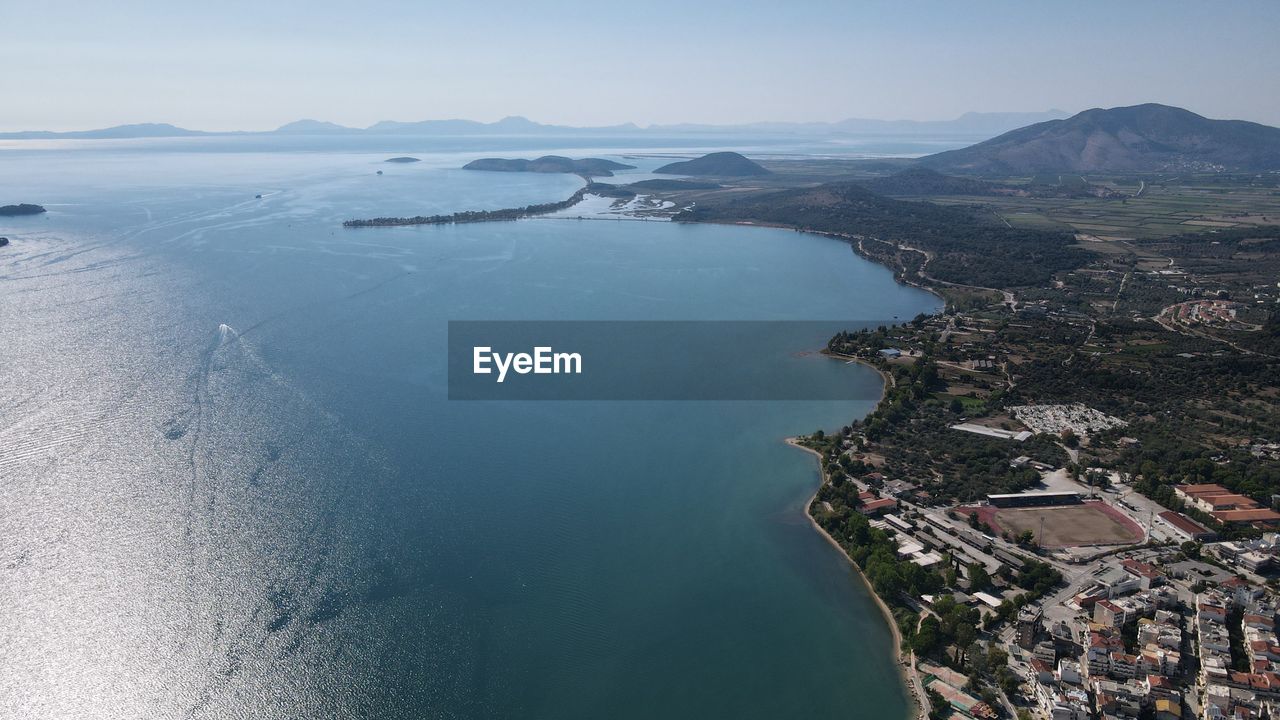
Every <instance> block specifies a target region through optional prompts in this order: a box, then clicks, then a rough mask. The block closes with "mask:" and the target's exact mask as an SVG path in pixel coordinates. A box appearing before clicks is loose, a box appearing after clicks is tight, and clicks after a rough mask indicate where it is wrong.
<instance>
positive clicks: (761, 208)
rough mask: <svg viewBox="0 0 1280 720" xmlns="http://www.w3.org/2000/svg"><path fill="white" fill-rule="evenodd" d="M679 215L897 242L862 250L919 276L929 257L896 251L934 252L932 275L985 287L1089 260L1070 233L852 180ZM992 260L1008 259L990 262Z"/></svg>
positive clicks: (1045, 278) (1033, 280) (1029, 280)
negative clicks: (1010, 223)
mask: <svg viewBox="0 0 1280 720" xmlns="http://www.w3.org/2000/svg"><path fill="white" fill-rule="evenodd" d="M675 220H677V221H684V222H743V221H750V222H754V223H759V224H766V225H782V226H786V227H794V228H797V229H800V230H812V231H818V232H826V233H833V234H838V235H842V236H845V237H849V238H850V239H854V240H857V239H866V238H870V239H878V240H880V241H882V242H885V243H888V244H889V246H890V247H889V248H888V249H884V250H873V249H872V248H869V247H868V246H867V245H865V244H864V245H863V248H864V250H866V251H867V252H872V253H874V255H875V256H876V257H878V259H882V260H885V261H886V262H887V263H888V264H890V265H891V266H895V267H897V266H901V267H903V268H904V271H905V269H906V268H907V267H908V264H911V269H912V273H910V274H911V275H915V274H916V272H917V271H918V270H919V269H920V265H921V264H922V262H923V261H924V259H925V258H924V257H920V256H919V254H918V253H916V255H917V256H916V257H914V258H911V259H902V258H899V257H898V255H899V253H898V252H897V251H898V249H899V248H900V247H908V248H916V249H918V250H919V251H922V252H923V253H926V255H927V256H928V257H929V259H928V262H927V274H928V277H931V278H936V279H938V280H942V281H944V282H951V283H960V284H964V285H975V286H981V287H1019V286H1025V285H1042V284H1046V283H1048V282H1049V280H1050V279H1052V277H1053V276H1054V274H1055V273H1058V272H1061V271H1064V270H1069V269H1071V268H1075V267H1078V266H1079V265H1081V264H1082V263H1083V262H1084V260H1085V259H1086V258H1087V253H1085V252H1084V251H1083V250H1081V249H1079V248H1077V247H1075V246H1074V244H1075V241H1074V238H1073V237H1072V236H1071V235H1069V234H1066V233H1061V232H1046V231H1041V230H1020V229H1014V228H1010V227H1006V226H1005V225H1004V224H1003V223H1001V222H1000V221H999V220H998V219H997V218H994V217H992V216H991V215H990V214H989V213H986V212H984V211H981V210H976V209H973V208H957V207H942V206H939V205H935V204H933V203H929V202H911V201H906V200H893V199H890V198H886V197H883V196H880V195H877V194H875V193H873V192H871V191H870V190H867V189H866V188H864V187H862V186H860V185H855V184H852V183H831V184H827V185H822V186H820V187H817V188H804V189H798V190H782V191H778V192H772V193H767V194H760V195H756V196H753V197H746V198H741V199H730V200H721V201H718V202H705V203H701V204H699V205H698V206H697V207H696V208H693V209H691V210H686V211H683V212H681V213H679V214H677V215H676V216H675ZM907 252H911V251H907ZM992 257H999V258H1000V259H1001V262H999V263H993V262H991V261H990V259H991V258H992Z"/></svg>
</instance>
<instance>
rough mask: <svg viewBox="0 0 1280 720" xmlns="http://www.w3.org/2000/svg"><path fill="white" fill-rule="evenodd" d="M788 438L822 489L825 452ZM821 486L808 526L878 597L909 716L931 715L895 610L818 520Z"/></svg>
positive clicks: (812, 498)
mask: <svg viewBox="0 0 1280 720" xmlns="http://www.w3.org/2000/svg"><path fill="white" fill-rule="evenodd" d="M882 399H883V396H882ZM877 404H878V403H877ZM785 442H786V443H787V445H790V446H791V447H793V448H796V449H798V450H802V451H804V452H806V453H808V454H809V455H811V456H812V457H813V459H814V463H815V464H816V465H817V467H818V476H819V477H820V478H821V482H820V483H819V484H818V490H820V489H822V486H823V485H826V484H827V473H826V470H824V469H823V468H822V455H821V454H819V453H818V451H816V450H814V449H812V448H807V447H805V446H804V445H801V444H800V442H799V440H798V439H797V438H794V437H789V438H786V440H785ZM818 490H814V491H813V494H812V495H810V496H809V499H808V500H807V501H806V502H805V504H804V516H805V519H806V520H808V521H809V526H810V527H812V528H813V529H814V531H816V532H817V533H818V534H819V535H820V536H822V538H823V539H824V540H826V541H827V542H828V543H830V544H831V546H832V547H833V548H835V549H836V550H837V551H838V552H839V553H840V555H841V556H842V557H843V558H844V559H845V561H846V562H848V563H849V566H850V567H852V568H853V571H854V573H855V574H856V575H857V576H858V579H859V580H861V581H862V585H863V587H865V588H866V589H867V593H868V594H869V595H870V596H871V597H872V599H874V600H875V603H876V606H877V607H878V608H880V614H881V616H883V617H884V621H885V622H886V623H888V625H889V632H890V633H891V634H892V637H893V659H894V664H896V665H897V666H898V674H899V676H900V677H901V678H902V684H903V685H904V686H905V687H906V689H907V695H908V702H909V703H910V704H911V706H912V708H913V710H914V712H912V713H910V714H909V715H908V716H907V717H910V718H914V719H915V720H924V719H925V718H926V717H927V716H928V710H927V708H926V701H925V694H924V685H923V683H921V682H920V674H919V673H918V672H917V671H916V666H915V659H914V657H912V659H911V660H908V659H907V655H906V654H905V653H904V652H903V649H902V631H901V630H899V629H898V621H897V620H896V619H894V617H893V610H891V609H890V608H889V605H888V603H886V602H885V601H884V598H881V597H880V595H879V594H877V593H876V590H875V588H874V587H872V586H871V581H870V580H868V579H867V576H866V575H863V574H862V568H860V567H858V564H857V563H855V562H854V561H853V558H851V557H849V553H847V552H845V549H844V548H843V547H841V545H840V543H839V542H837V541H836V539H835V538H833V537H831V535H830V534H829V533H828V532H827V531H826V530H825V529H823V527H822V526H821V525H819V524H818V521H817V520H814V519H813V514H812V513H811V512H810V510H811V509H812V508H813V503H814V501H815V500H817V499H818Z"/></svg>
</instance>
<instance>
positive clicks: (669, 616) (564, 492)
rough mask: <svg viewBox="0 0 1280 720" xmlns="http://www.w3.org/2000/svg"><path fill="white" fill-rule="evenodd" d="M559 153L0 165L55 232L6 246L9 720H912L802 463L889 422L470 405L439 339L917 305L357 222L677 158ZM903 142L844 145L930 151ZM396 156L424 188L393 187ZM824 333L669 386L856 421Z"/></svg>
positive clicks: (861, 315)
mask: <svg viewBox="0 0 1280 720" xmlns="http://www.w3.org/2000/svg"><path fill="white" fill-rule="evenodd" d="M566 142H567V141H566V140H565V139H563V138H553V139H540V140H536V141H530V140H527V139H525V140H520V139H512V138H467V139H462V140H450V141H446V140H424V139H406V138H399V139H395V140H388V139H381V140H376V141H374V140H368V139H361V140H358V141H357V140H349V139H342V140H338V139H323V140H322V139H316V138H310V139H280V138H275V139H270V140H264V139H261V138H197V139H190V140H185V139H184V140H156V141H119V142H116V141H113V142H38V143H36V142H6V143H3V144H2V145H0V170H2V171H0V202H20V201H21V202H33V203H40V204H42V205H44V206H46V207H47V208H48V210H49V212H48V213H47V214H46V215H42V216H37V217H26V218H4V219H0V235H4V236H7V237H9V238H10V239H11V241H12V243H11V244H10V246H8V247H5V248H3V249H0V356H2V357H3V364H2V366H0V538H3V542H2V543H0V607H3V608H4V612H0V717H30V718H36V717H81V718H99V717H101V718H181V717H192V718H237V717H238V718H354V717H377V718H517V717H518V718H603V717H608V718H662V717H690V718H692V717H734V718H778V717H814V718H829V717H855V718H856V717H865V718H893V717H902V716H904V715H905V714H906V712H907V704H906V701H905V699H904V696H903V692H904V691H903V688H902V685H901V682H900V681H899V679H898V675H897V668H896V666H895V665H894V664H893V662H892V648H891V639H890V634H889V629H888V627H887V626H886V624H885V622H884V620H883V618H882V617H881V616H880V614H879V612H878V611H877V609H876V607H875V605H874V603H873V600H872V599H871V597H870V596H869V594H868V592H867V591H866V590H865V589H864V587H863V586H862V584H861V583H860V581H859V580H858V578H857V577H856V576H855V574H854V572H853V570H852V569H851V568H850V567H849V566H848V564H847V563H846V561H845V560H844V558H843V557H842V556H841V555H840V554H839V553H838V552H837V551H836V550H835V549H833V548H832V547H830V546H829V545H828V544H827V543H826V542H825V541H824V540H823V539H822V538H821V537H820V536H819V535H818V534H817V532H816V531H814V530H813V529H812V528H811V527H810V525H809V524H808V521H807V519H806V517H805V515H804V512H803V507H804V504H805V502H806V501H807V499H808V498H809V497H810V495H811V494H812V493H813V491H814V490H815V489H816V487H817V483H818V477H817V472H816V468H815V467H814V465H813V460H812V458H811V457H809V456H808V455H805V454H803V453H801V452H799V451H797V450H794V449H791V448H789V447H787V446H786V445H784V444H783V442H782V440H783V438H784V437H786V436H788V435H794V434H797V433H804V432H809V431H811V430H813V429H814V428H817V427H825V428H828V429H833V428H837V427H839V426H841V425H844V424H847V423H848V422H849V421H850V420H851V419H853V418H855V417H859V416H861V415H863V414H865V413H866V412H867V411H869V410H870V409H871V404H870V403H865V402H864V403H857V402H821V401H820V402H798V401H791V402H604V401H593V402H457V401H455V402H450V401H448V400H447V399H446V376H445V353H444V341H445V330H446V322H447V321H448V320H451V319H467V320H482V319H497V320H519V319H557V320H566V319H634V320H675V319H681V320H702V319H708V320H783V319H794V320H823V321H832V327H833V328H837V329H838V328H840V327H843V326H857V325H860V324H862V323H865V322H890V321H891V319H892V318H894V317H895V316H896V317H900V318H909V317H911V316H914V315H916V314H917V313H920V312H932V311H935V310H937V309H938V301H937V300H936V298H934V297H933V296H931V295H928V294H926V293H924V292H922V291H919V290H916V289H914V288H909V287H905V286H902V285H898V284H896V283H895V282H894V279H893V277H892V274H891V273H890V271H889V270H887V269H885V268H883V267H880V266H877V265H873V264H871V263H869V262H866V261H864V260H862V259H860V258H859V257H857V256H856V255H855V254H854V253H853V252H852V251H851V250H850V248H849V247H848V245H846V244H844V243H841V242H838V241H835V240H831V239H828V238H823V237H818V236H812V235H805V234H800V233H794V232H787V231H782V230H773V229H765V228H744V227H721V226H686V225H675V224H671V223H664V222H606V221H578V220H574V219H536V220H526V221H521V222H514V223H510V222H508V223H485V224H472V225H456V226H423V227H413V228H394V229H373V230H368V229H366V230H344V229H343V228H342V227H341V226H340V224H341V221H342V220H344V219H348V218H353V217H372V216H379V215H415V214H432V213H445V212H454V211H458V210H466V209H497V208H502V207H511V206H517V205H525V204H529V203H534V202H546V201H552V200H559V199H562V198H564V197H566V196H568V195H569V194H570V193H572V192H573V191H574V190H575V189H576V188H577V187H578V186H579V185H580V180H579V178H577V177H574V176H564V175H536V174H507V173H484V172H469V171H462V170H458V169H457V168H460V167H461V166H462V165H463V164H464V163H465V162H467V161H468V160H471V159H474V158H476V157H480V156H483V155H522V156H534V155H538V154H543V153H546V152H556V153H559V154H565V155H572V156H575V157H582V156H586V155H594V156H608V157H612V158H613V159H619V156H620V155H622V154H625V153H626V152H627V151H628V150H637V151H644V152H656V151H658V150H659V149H661V148H662V146H660V145H659V144H658V141H656V140H651V141H646V143H648V144H646V145H645V146H643V147H641V146H640V145H639V143H638V141H635V140H634V139H609V138H603V139H601V138H595V139H592V140H591V142H592V143H594V144H595V147H594V148H587V147H581V146H576V147H566V146H565V143H566ZM584 142H585V141H584ZM686 142H692V141H686ZM698 142H702V143H707V144H708V145H710V144H712V142H711V141H709V140H699V141H698ZM913 142H914V141H913ZM281 143H291V144H290V145H288V146H287V147H285V149H284V150H283V151H282V150H280V149H279V148H280V147H281ZM552 143H558V145H552ZM738 143H739V144H738V145H737V146H735V147H734V149H743V148H744V147H750V146H754V147H756V148H758V149H763V150H765V151H767V152H786V153H796V152H814V151H819V152H832V148H831V147H829V146H823V147H822V148H813V147H799V146H794V145H788V144H786V143H782V142H779V141H770V140H766V139H761V140H759V141H758V142H755V143H743V142H742V140H741V139H739V140H738ZM876 143H880V144H879V145H876ZM885 143H888V144H885ZM893 143H894V141H892V140H885V139H875V140H868V141H867V144H866V145H865V146H858V145H857V144H856V143H853V144H852V145H848V146H845V147H844V148H840V149H837V151H840V152H849V151H851V150H850V148H853V150H852V151H853V152H867V153H877V152H885V153H892V152H925V151H927V150H924V149H919V150H909V149H903V147H904V146H903V144H893ZM906 144H908V145H909V144H910V143H906ZM953 144H954V145H960V144H963V142H962V141H961V142H955V143H953ZM890 145H892V148H891V147H890ZM668 147H671V146H668ZM679 149H680V150H681V151H682V152H692V151H694V150H696V149H698V148H692V147H682V148H679ZM708 149H719V148H708ZM930 149H933V148H930ZM402 154H405V155H414V156H416V157H420V158H422V159H423V162H420V163H415V164H409V165H396V164H387V163H383V162H381V161H382V160H383V159H385V158H386V157H389V156H391V155H402ZM627 162H630V163H632V164H636V165H639V166H640V168H639V170H637V171H636V173H638V174H639V173H643V172H645V171H647V170H649V169H652V168H653V167H656V166H657V165H658V164H660V163H661V162H664V161H660V160H658V159H655V158H645V159H639V160H628V161H627ZM378 170H382V171H383V172H384V173H385V174H384V175H382V176H378V175H375V172H376V171H378ZM620 179H621V178H620ZM258 194H261V195H262V198H261V199H257V198H255V195H258ZM825 340H826V337H823V336H816V337H813V338H812V339H811V342H810V343H809V344H808V346H806V347H794V348H792V347H789V346H788V347H787V350H788V352H792V351H794V354H784V357H785V359H784V360H777V359H742V358H735V357H734V355H733V353H732V352H725V353H723V354H720V355H718V356H716V357H693V358H668V359H658V360H656V361H662V362H671V363H673V365H679V364H723V363H730V362H738V361H751V362H763V363H776V364H778V367H776V368H773V367H768V368H765V369H766V370H768V371H769V372H770V373H775V374H777V375H778V376H780V377H781V376H784V375H785V374H786V373H793V372H804V373H822V374H825V375H828V376H829V377H830V381H831V382H832V383H856V384H863V385H865V386H867V388H868V393H869V395H871V396H874V395H875V388H878V386H879V383H880V382H881V381H880V378H879V376H878V375H877V374H876V373H875V372H873V371H871V370H869V369H867V368H864V367H861V366H856V365H844V364H842V363H838V362H835V361H831V360H827V359H825V358H819V357H814V356H811V355H809V356H802V353H803V351H813V350H817V349H819V348H821V347H822V345H823V343H824V342H825ZM794 341H795V339H794V338H788V339H785V340H784V339H782V338H779V339H778V342H787V343H793V342H794Z"/></svg>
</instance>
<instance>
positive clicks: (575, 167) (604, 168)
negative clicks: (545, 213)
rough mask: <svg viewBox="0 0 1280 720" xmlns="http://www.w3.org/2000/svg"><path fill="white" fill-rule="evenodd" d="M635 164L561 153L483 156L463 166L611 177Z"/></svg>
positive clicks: (503, 170)
mask: <svg viewBox="0 0 1280 720" xmlns="http://www.w3.org/2000/svg"><path fill="white" fill-rule="evenodd" d="M634 167H635V166H634V165H623V164H622V163H620V162H614V161H612V160H605V159H603V158H583V159H581V160H574V159H573V158H567V157H562V156H560V155H543V156H542V157H540V158H537V159H536V160H524V159H521V158H514V159H513V158H482V159H480V160H472V161H471V162H469V163H467V164H466V165H463V166H462V169H463V170H490V171H495V172H539V173H577V174H579V175H595V176H598V177H610V176H612V175H613V171H614V170H631V169H633V168H634Z"/></svg>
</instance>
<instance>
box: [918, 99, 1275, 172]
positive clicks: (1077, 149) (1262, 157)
mask: <svg viewBox="0 0 1280 720" xmlns="http://www.w3.org/2000/svg"><path fill="white" fill-rule="evenodd" d="M920 164H921V165H924V166H925V167H929V168H933V169H935V170H940V171H943V172H962V173H978V174H991V175H1022V174H1029V173H1031V174H1034V173H1054V172H1074V173H1108V172H1157V171H1179V170H1215V169H1217V170H1221V169H1225V170H1248V171H1253V170H1273V169H1278V168H1280V128H1273V127H1269V126H1266V125H1259V124H1258V123H1252V122H1246V121H1243V120H1210V119H1208V118H1206V117H1203V116H1200V115H1197V114H1195V113H1193V112H1191V111H1189V110H1183V109H1182V108H1176V107H1170V106H1168V105H1158V104H1155V103H1148V104H1146V105H1134V106H1131V107H1119V108H1110V109H1106V110H1104V109H1093V110H1086V111H1084V112H1082V113H1079V114H1077V115H1073V116H1072V117H1070V118H1067V119H1065V120H1052V121H1049V122H1043V123H1036V124H1035V125H1030V126H1028V127H1024V128H1021V129H1018V130H1013V131H1011V132H1007V133H1005V134H1003V135H1000V136H998V137H995V138H992V139H990V140H987V141H986V142H981V143H978V144H977V145H971V146H969V147H967V148H962V149H959V150H949V151H947V152H941V153H938V154H936V155H929V156H927V157H924V158H921V160H920Z"/></svg>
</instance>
